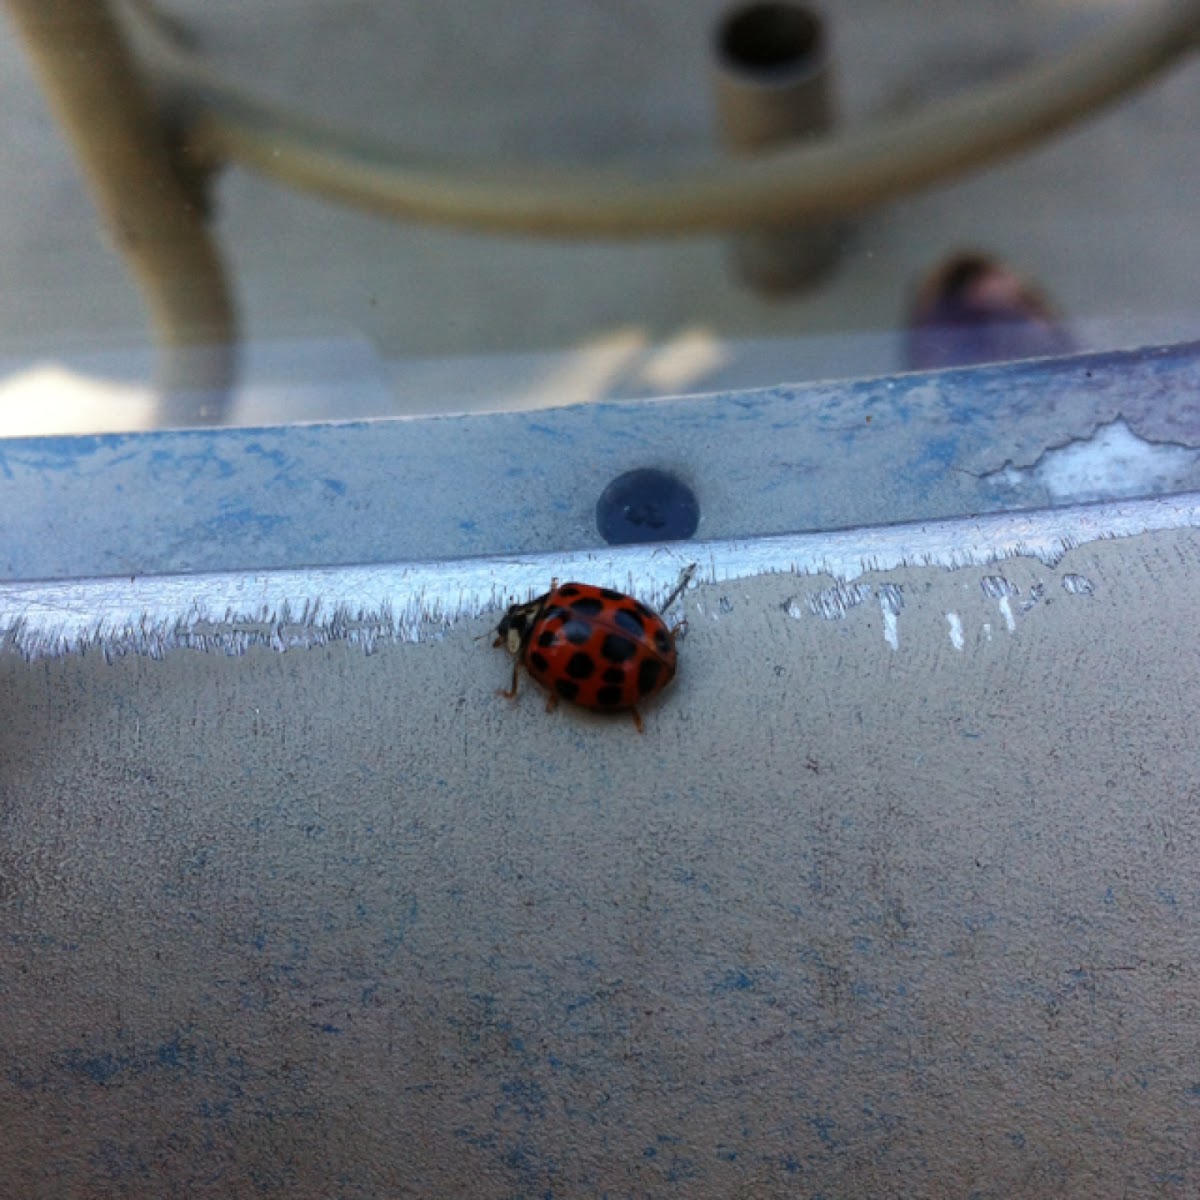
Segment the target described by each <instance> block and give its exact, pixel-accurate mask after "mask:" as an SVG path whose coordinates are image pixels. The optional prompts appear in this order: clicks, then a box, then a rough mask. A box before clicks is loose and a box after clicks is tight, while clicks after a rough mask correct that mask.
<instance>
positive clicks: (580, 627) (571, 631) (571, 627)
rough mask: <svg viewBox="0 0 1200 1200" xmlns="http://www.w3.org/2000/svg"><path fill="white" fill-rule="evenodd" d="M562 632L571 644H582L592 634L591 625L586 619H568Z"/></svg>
mask: <svg viewBox="0 0 1200 1200" xmlns="http://www.w3.org/2000/svg"><path fill="white" fill-rule="evenodd" d="M562 633H563V637H565V638H566V639H567V641H568V642H570V643H571V645H572V646H582V645H584V643H585V642H587V641H588V639H589V638H590V637H591V636H592V627H591V626H590V625H589V624H588V623H587V622H586V621H568V622H567V623H566V624H565V625H564V626H563V629H562Z"/></svg>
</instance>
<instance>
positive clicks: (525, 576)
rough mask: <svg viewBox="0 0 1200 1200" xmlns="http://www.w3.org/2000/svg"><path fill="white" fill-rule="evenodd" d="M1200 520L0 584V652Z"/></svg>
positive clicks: (155, 638) (408, 632) (1024, 518)
mask: <svg viewBox="0 0 1200 1200" xmlns="http://www.w3.org/2000/svg"><path fill="white" fill-rule="evenodd" d="M1196 528H1200V493H1184V494H1180V495H1176V496H1169V497H1161V498H1154V499H1145V500H1131V501H1125V502H1117V503H1103V504H1086V505H1075V506H1071V507H1067V508H1061V509H1045V510H1038V511H1031V512H1018V513H998V514H993V515H986V516H978V517H971V518H956V519H953V520H942V521H931V522H922V523H919V524H906V525H892V526H880V527H871V528H860V529H846V530H838V531H833V532H823V533H799V534H789V535H780V536H771V537H761V538H754V539H747V540H745V541H710V542H674V543H669V544H663V545H643V546H627V547H611V548H607V549H604V550H596V551H588V552H575V553H567V554H554V555H521V556H519V557H503V556H500V557H491V558H476V559H465V560H449V561H444V562H442V561H427V562H412V563H393V564H381V565H373V566H353V567H326V568H310V569H290V570H272V571H264V572H257V573H256V572H222V573H212V574H196V575H159V576H144V577H136V576H135V577H131V578H124V577H121V578H104V579H82V580H52V581H44V582H32V583H19V584H0V652H8V653H17V654H20V655H22V656H24V657H25V658H26V659H38V658H55V657H60V656H63V655H67V654H75V653H89V652H96V653H101V654H103V655H104V656H105V657H107V658H112V657H114V656H121V655H125V654H143V655H150V656H152V657H162V656H163V655H165V654H166V653H167V652H168V651H169V650H173V649H183V648H186V649H197V650H206V651H215V652H218V653H221V652H223V653H226V654H242V653H245V652H246V651H247V650H248V649H250V648H251V647H253V646H265V647H269V648H272V649H274V650H277V651H284V650H289V649H294V648H303V647H312V646H322V645H325V644H327V643H329V642H335V641H348V642H351V643H355V644H359V645H361V646H362V647H363V648H364V649H365V650H366V651H368V652H369V651H370V650H371V649H372V648H373V647H374V646H375V645H376V643H378V642H379V641H381V640H389V639H391V640H399V641H422V640H437V639H441V638H443V637H444V636H445V635H446V631H447V630H448V629H450V628H451V627H452V626H454V625H455V624H457V623H458V622H460V621H463V620H471V619H474V618H477V617H479V616H481V615H482V614H484V613H487V612H493V611H496V610H498V609H501V608H503V607H504V606H505V605H506V604H508V603H511V602H512V601H513V600H514V599H522V600H524V599H528V598H529V597H531V596H533V595H537V594H538V593H540V592H543V591H545V590H546V589H547V588H548V587H549V585H550V582H551V580H552V579H555V578H557V579H558V580H560V581H566V580H568V579H582V580H586V581H588V582H591V583H597V584H600V585H602V586H607V587H615V588H619V589H621V590H623V591H627V592H631V593H634V594H636V595H638V596H640V597H641V598H643V599H645V600H646V601H647V602H649V603H655V602H659V601H661V600H662V598H663V597H665V596H666V594H667V593H668V592H669V591H670V589H671V588H672V587H673V586H674V584H675V583H676V581H677V580H678V579H679V576H680V572H681V570H682V569H683V568H684V567H686V566H687V565H689V564H690V563H693V562H694V563H696V564H697V570H696V573H695V579H694V581H693V586H694V585H695V584H697V583H706V582H707V583H719V582H727V581H733V580H738V579H745V578H749V577H752V576H756V575H763V574H776V573H792V574H796V575H801V576H818V575H821V576H828V577H830V578H832V579H833V580H834V581H836V582H839V583H846V582H849V581H851V580H854V579H856V578H858V577H859V576H861V575H862V574H864V573H866V572H878V571H888V570H893V569H895V568H898V567H905V566H937V567H942V568H945V569H947V570H953V569H955V568H959V567H967V566H986V565H988V564H991V563H995V562H999V561H1001V560H1003V559H1006V558H1014V557H1022V556H1024V557H1033V558H1036V559H1038V560H1040V561H1041V562H1043V563H1045V564H1046V565H1047V566H1054V565H1055V564H1057V563H1058V561H1059V560H1060V559H1061V558H1062V557H1063V555H1064V554H1065V553H1066V552H1067V551H1068V550H1071V549H1072V548H1074V547H1076V546H1080V545H1083V544H1086V543H1088V542H1094V541H1098V540H1101V539H1107V538H1126V537H1134V536H1138V535H1140V534H1145V533H1154V532H1158V531H1164V530H1174V529H1196Z"/></svg>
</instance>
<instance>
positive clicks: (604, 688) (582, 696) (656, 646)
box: [492, 564, 695, 733]
mask: <svg viewBox="0 0 1200 1200" xmlns="http://www.w3.org/2000/svg"><path fill="white" fill-rule="evenodd" d="M694 570H695V566H694V564H693V566H692V567H690V568H688V570H686V571H685V572H684V574H683V578H682V579H681V580H680V582H679V585H678V586H677V587H676V589H675V590H674V591H673V592H672V593H671V595H670V597H669V598H668V599H667V603H666V604H664V605H663V607H664V608H666V607H668V606H669V605H670V604H671V603H672V602H673V601H674V600H675V598H676V597H677V596H678V595H679V593H680V592H682V591H683V589H684V588H685V587H686V586H687V582H688V580H689V579H690V578H691V576H692V572H693V571H694ZM675 633H676V630H675V629H670V628H668V627H667V624H666V622H665V621H664V620H663V619H662V617H660V616H659V615H658V613H656V612H655V611H654V610H653V609H652V608H649V607H648V606H647V605H645V604H643V603H642V602H641V601H640V600H636V599H634V597H633V596H627V595H626V594H625V593H624V592H617V591H613V590H612V589H611V588H602V587H594V586H593V585H592V584H590V583H563V584H559V583H557V582H556V583H555V585H554V586H553V587H552V588H551V589H550V591H548V592H547V593H546V594H545V595H544V596H539V597H538V598H537V599H536V600H531V601H530V602H529V603H528V604H514V605H512V606H511V607H510V608H509V609H508V611H507V612H506V613H505V614H504V616H503V617H502V618H501V621H500V624H499V625H498V626H497V627H496V640H495V641H494V642H493V643H492V644H493V645H494V646H504V647H505V648H506V649H507V650H508V652H509V654H511V655H512V656H513V657H514V658H515V659H516V662H514V663H513V675H512V687H511V688H501V689H500V695H502V696H506V697H507V698H508V699H510V700H512V699H514V698H515V697H516V694H517V673H518V671H519V670H520V668H521V667H522V666H523V667H524V668H525V669H526V670H527V671H528V672H529V674H530V675H532V676H533V677H534V679H536V680H537V681H538V683H540V684H541V685H542V686H543V687H544V688H545V689H546V690H547V691H548V692H549V693H550V694H549V697H548V698H547V700H546V710H547V711H549V710H550V709H552V708H554V706H555V705H556V704H557V703H558V701H559V700H560V699H562V700H568V701H570V702H571V703H572V704H578V705H579V706H580V707H582V708H590V709H592V710H593V711H594V712H629V713H631V714H632V715H633V721H634V724H635V725H636V726H637V730H638V732H639V733H641V732H642V718H641V715H640V714H639V713H638V710H637V706H638V705H639V704H640V703H641V702H642V701H643V700H647V699H649V698H650V697H651V696H653V695H654V694H655V693H656V692H661V691H662V689H663V688H665V687H666V686H667V684H669V683H670V682H671V680H672V679H674V677H675V663H676V653H675Z"/></svg>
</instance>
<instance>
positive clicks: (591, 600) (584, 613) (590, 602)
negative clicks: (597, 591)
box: [571, 596, 604, 617]
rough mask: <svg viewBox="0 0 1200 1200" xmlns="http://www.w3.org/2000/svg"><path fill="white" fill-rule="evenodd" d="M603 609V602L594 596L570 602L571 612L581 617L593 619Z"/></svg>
mask: <svg viewBox="0 0 1200 1200" xmlns="http://www.w3.org/2000/svg"><path fill="white" fill-rule="evenodd" d="M603 608H604V601H603V600H598V599H597V598H596V597H595V596H580V598H579V599H578V600H572V601H571V611H572V612H574V613H576V614H577V615H578V616H581V617H594V616H595V615H596V614H597V613H598V612H600V611H601V610H602V609H603Z"/></svg>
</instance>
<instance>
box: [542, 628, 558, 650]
mask: <svg viewBox="0 0 1200 1200" xmlns="http://www.w3.org/2000/svg"><path fill="white" fill-rule="evenodd" d="M557 641H558V634H557V633H555V632H554V630H553V629H543V630H542V632H541V633H540V634H539V635H538V640H537V644H538V645H539V646H541V647H542V648H543V649H545V648H546V647H548V646H553V645H554V643H555V642H557Z"/></svg>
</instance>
